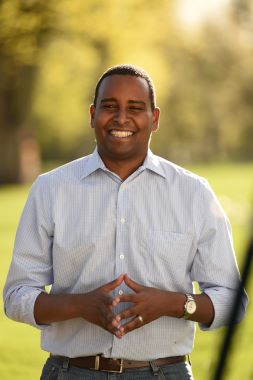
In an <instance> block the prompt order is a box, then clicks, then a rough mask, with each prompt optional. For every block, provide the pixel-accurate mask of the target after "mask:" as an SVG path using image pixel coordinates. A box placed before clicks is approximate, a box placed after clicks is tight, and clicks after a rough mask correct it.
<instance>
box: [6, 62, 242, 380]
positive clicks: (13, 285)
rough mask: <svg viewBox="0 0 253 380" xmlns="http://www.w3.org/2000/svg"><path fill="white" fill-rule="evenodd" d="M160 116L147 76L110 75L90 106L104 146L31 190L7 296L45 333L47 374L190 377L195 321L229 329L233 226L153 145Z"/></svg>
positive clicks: (9, 308)
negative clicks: (195, 284)
mask: <svg viewBox="0 0 253 380" xmlns="http://www.w3.org/2000/svg"><path fill="white" fill-rule="evenodd" d="M159 114H160V110H159V108H157V107H156V105H155V93H154V87H153V84H152V81H151V79H150V78H149V76H148V75H147V74H146V73H145V72H144V71H143V70H142V69H139V68H137V67H135V66H131V65H120V66H115V67H113V68H111V69H109V70H107V71H106V72H105V73H104V74H103V75H102V77H101V78H100V80H99V82H98V84H97V87H96V91H95V97H94V103H93V104H92V105H91V107H90V118H91V127H92V128H94V131H95V136H96V141H97V148H96V150H95V151H94V152H93V154H91V155H89V156H87V157H83V158H81V159H79V160H76V161H74V162H71V163H69V164H67V165H64V166H62V167H60V168H58V169H56V170H53V171H51V172H49V173H46V174H44V175H41V176H40V177H39V178H38V180H37V181H36V182H35V184H34V185H33V187H32V189H31V192H30V195H29V198H28V201H27V204H26V206H25V209H24V212H23V214H22V217H21V221H20V224H19V228H18V231H17V237H16V243H15V247H14V255H13V260H12V264H11V267H10V271H9V275H8V278H7V282H6V286H5V289H4V299H5V310H6V314H7V315H8V316H9V317H10V318H12V319H14V320H17V321H21V322H25V323H29V324H31V325H33V326H35V327H37V328H39V329H41V331H42V348H43V349H44V350H46V351H48V352H50V358H49V359H48V361H47V363H46V365H45V366H44V369H43V373H42V377H41V379H57V378H61V379H65V378H66V379H110V378H113V379H151V378H153V377H154V376H157V377H156V378H159V379H179V380H180V379H193V377H192V372H191V366H190V364H189V361H188V359H187V355H189V354H190V352H191V351H192V347H193V339H194V323H193V321H196V322H199V324H200V327H201V329H203V330H211V329H214V328H218V327H220V326H223V325H225V324H226V323H227V320H228V316H229V312H230V311H231V307H232V304H233V298H234V295H235V291H236V288H237V286H238V283H239V274H238V269H237V265H236V261H235V256H234V251H233V247H232V240H231V234H230V228H229V225H228V221H227V218H226V216H225V215H224V213H223V211H222V209H221V207H220V205H219V203H218V201H217V199H216V197H215V196H214V194H213V192H212V190H211V189H210V188H209V186H208V184H207V182H206V181H205V180H203V179H202V178H199V177H198V176H196V175H194V174H192V173H190V172H188V171H186V170H184V169H182V168H180V167H178V166H176V165H174V164H172V163H170V162H168V161H166V160H164V159H162V158H160V157H158V156H155V155H153V154H152V153H151V151H150V150H149V142H150V138H151V134H152V133H153V132H155V131H156V130H157V129H158V125H159ZM193 281H197V282H198V283H199V285H200V289H201V294H198V295H197V294H193V293H194V290H193ZM46 285H52V288H51V291H50V293H49V294H48V293H47V292H46V291H45V286H46ZM246 304H247V297H246V295H244V299H243V300H242V304H241V305H240V311H239V319H242V318H243V316H244V313H245V308H246ZM58 376H61V377H58Z"/></svg>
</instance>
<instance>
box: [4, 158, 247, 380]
mask: <svg viewBox="0 0 253 380" xmlns="http://www.w3.org/2000/svg"><path fill="white" fill-rule="evenodd" d="M189 169H191V170H193V171H195V172H196V173H198V174H200V175H203V176H204V177H206V178H207V179H208V180H209V182H210V184H211V185H212V187H213V189H214V190H215V192H216V194H217V195H218V198H219V199H220V201H221V203H222V205H223V207H224V209H225V211H226V212H227V214H228V215H229V218H230V220H231V223H232V227H233V232H234V242H235V247H236V251H237V257H238V262H239V266H240V267H241V266H242V263H243V256H244V251H245V247H246V244H247V238H248V233H249V230H248V225H249V223H248V222H249V218H250V212H251V202H252V200H253V164H241V165H240V164H223V165H208V166H207V165H201V166H195V167H194V168H193V167H190V168H189ZM27 193H28V187H27V186H8V187H0V253H1V256H0V288H1V290H2V287H3V285H4V282H5V278H6V275H7V271H8V267H9V264H10V260H11V251H12V247H13V241H14V237H15V230H16V227H17V223H18V219H19V216H20V213H21V211H22V208H23V205H24V202H25V200H26V197H27ZM247 290H248V293H249V294H250V295H252V294H253V268H252V272H251V281H250V282H249V284H248V289H247ZM0 302H1V309H0V326H1V330H0V353H1V355H0V379H1V380H13V379H15V380H36V379H39V376H40V372H41V367H42V365H43V362H44V361H45V359H46V357H47V353H45V352H42V351H41V350H40V343H39V332H38V331H37V330H35V329H34V328H32V327H30V326H26V325H23V324H18V323H15V322H12V321H10V320H8V319H7V318H6V317H5V316H4V313H3V305H2V300H1V301H0ZM252 312H253V307H252V305H251V303H250V304H249V308H248V312H247V316H246V318H245V320H244V321H243V322H242V323H241V324H240V325H239V326H238V328H237V333H236V339H235V343H234V345H233V351H232V353H231V354H230V362H229V365H228V368H227V371H226V377H225V379H224V380H238V379H240V378H241V379H244V380H250V379H253V367H252V363H251V359H252V358H253V342H252V338H253V323H252V320H251V319H252V318H251V316H252ZM223 333H224V329H219V330H216V331H215V332H201V331H200V330H199V328H198V327H197V333H196V340H195V348H194V353H193V354H192V355H191V360H192V364H193V370H194V373H195V380H209V379H211V371H212V369H213V367H214V366H215V363H216V360H217V356H218V353H219V345H220V342H221V339H222V337H223Z"/></svg>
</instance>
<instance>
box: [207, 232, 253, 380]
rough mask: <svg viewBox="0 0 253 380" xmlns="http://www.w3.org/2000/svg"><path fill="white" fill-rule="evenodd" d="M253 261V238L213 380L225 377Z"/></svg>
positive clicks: (246, 256)
mask: <svg viewBox="0 0 253 380" xmlns="http://www.w3.org/2000/svg"><path fill="white" fill-rule="evenodd" d="M252 261H253V237H252V238H251V240H250V242H249V245H248V248H247V252H246V255H245V259H244V264H243V269H242V281H241V283H240V285H239V288H238V291H237V294H236V297H235V301H234V305H233V310H232V313H231V317H230V321H229V325H228V329H227V332H226V335H225V338H224V342H223V345H222V348H221V353H220V356H219V362H218V364H217V368H216V371H215V375H214V377H213V380H222V376H223V374H224V371H225V368H226V362H227V357H228V352H229V349H230V347H231V343H232V338H233V333H234V330H235V327H236V320H237V314H238V308H239V305H240V303H241V299H242V296H243V292H244V288H246V285H247V280H248V278H249V274H250V269H251V264H252Z"/></svg>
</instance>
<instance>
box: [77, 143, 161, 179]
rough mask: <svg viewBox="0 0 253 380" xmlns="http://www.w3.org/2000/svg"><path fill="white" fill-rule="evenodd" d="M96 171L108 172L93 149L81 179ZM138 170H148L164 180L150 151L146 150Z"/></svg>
mask: <svg viewBox="0 0 253 380" xmlns="http://www.w3.org/2000/svg"><path fill="white" fill-rule="evenodd" d="M98 169H101V170H108V169H107V168H106V166H105V164H104V163H103V161H102V159H101V157H100V156H99V154H98V151H97V148H95V150H94V152H93V153H92V154H91V155H90V156H89V158H88V162H87V163H86V165H85V167H84V170H83V174H82V178H85V177H88V175H90V174H91V173H94V172H95V171H96V170H98ZM140 169H142V170H145V169H149V170H151V171H152V172H154V173H156V174H159V175H160V176H162V177H164V178H166V176H165V174H164V171H163V168H162V166H161V162H160V160H159V158H158V157H157V156H156V155H154V154H153V153H152V152H151V150H150V149H149V150H148V153H147V156H146V158H145V160H144V162H143V165H142V166H141V167H140Z"/></svg>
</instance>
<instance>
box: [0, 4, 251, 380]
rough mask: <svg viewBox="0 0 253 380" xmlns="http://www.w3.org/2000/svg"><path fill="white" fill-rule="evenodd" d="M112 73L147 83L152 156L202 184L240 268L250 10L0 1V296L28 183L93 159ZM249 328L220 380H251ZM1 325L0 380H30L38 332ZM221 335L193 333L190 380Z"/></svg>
mask: <svg viewBox="0 0 253 380" xmlns="http://www.w3.org/2000/svg"><path fill="white" fill-rule="evenodd" d="M118 63H133V64H137V65H139V66H142V67H143V68H144V69H146V70H147V71H148V72H149V73H150V75H151V77H152V78H153V80H154V83H155V85H156V90H157V104H158V105H159V107H160V108H161V110H162V112H161V123H160V129H159V132H158V133H155V134H154V136H153V139H152V144H151V147H152V150H153V151H154V152H155V153H156V154H159V155H162V156H163V157H165V158H167V159H169V160H171V161H174V162H176V163H177V164H179V165H183V166H186V167H187V168H189V169H192V170H194V171H196V172H197V173H199V174H200V175H203V176H205V177H207V178H208V180H209V181H210V183H211V185H212V186H213V187H214V189H215V191H216V193H217V195H218V197H219V199H220V201H221V203H222V205H223V207H224V208H225V211H226V212H227V213H228V215H229V217H230V219H231V222H232V227H233V230H234V239H235V246H236V249H237V252H238V253H237V254H238V261H239V265H240V267H242V265H243V255H244V249H245V247H246V244H247V238H248V234H249V227H248V224H249V223H248V222H249V219H250V214H251V202H252V194H253V190H252V189H253V69H252V68H253V1H252V0H170V1H169V0H158V1H154V0H152V1H151V0H125V1H118V0H92V1H91V0H85V1H84V0H71V1H68V0H61V1H59V0H50V1H43V0H2V1H0V253H1V256H0V287H1V288H2V286H3V284H4V281H5V277H6V274H7V270H8V266H9V263H10V259H11V250H12V246H13V240H14V236H15V230H16V226H17V222H18V218H19V215H20V213H21V210H22V207H23V205H24V202H25V199H26V196H27V192H28V188H29V185H26V183H28V184H29V183H31V181H33V180H34V178H36V176H37V175H38V174H39V173H41V172H43V171H46V170H48V169H50V168H53V167H54V166H57V165H59V164H62V163H65V162H67V161H69V160H72V159H75V158H78V157H80V156H82V155H85V154H88V153H90V152H91V151H92V150H93V149H94V147H95V141H94V136H93V133H92V131H91V129H90V126H89V113H88V109H89V105H90V103H91V102H92V100H93V93H94V87H95V84H96V81H97V80H98V78H99V76H100V75H101V74H102V73H103V71H104V70H106V69H107V68H108V67H109V66H112V65H114V64H118ZM251 276H252V277H253V275H252V274H251ZM250 289H251V291H250ZM248 291H249V293H250V292H251V294H253V292H252V281H251V282H250V286H249V289H248ZM251 316H252V308H249V312H248V317H247V318H246V320H245V322H243V324H241V326H240V328H239V331H238V332H237V335H236V338H237V339H236V343H235V344H234V349H233V356H232V357H233V362H236V363H237V365H236V366H234V365H233V364H232V363H231V364H230V365H229V366H228V369H227V371H226V380H238V379H239V378H240V377H241V378H243V379H245V380H247V379H249V380H250V379H253V368H252V365H251V363H250V358H252V357H253V344H252V343H251V341H252V337H253V327H252V326H253V323H252V322H251ZM0 324H1V328H0V378H1V380H12V379H14V378H15V379H16V380H34V379H37V378H39V373H40V369H41V366H42V363H43V360H45V358H46V354H45V353H42V352H41V351H40V349H39V336H38V332H36V331H35V330H33V329H32V328H30V327H27V326H22V325H18V324H15V323H14V322H10V321H8V320H7V319H6V318H5V317H4V314H3V312H1V314H0ZM222 334H223V330H219V331H217V332H215V333H202V332H200V331H199V330H198V331H197V336H196V344H195V351H194V354H193V355H192V361H193V368H194V372H195V377H196V380H208V379H211V373H212V368H213V367H214V366H215V363H216V359H217V354H218V350H219V342H220V339H221V338H222ZM250 337H251V338H250ZM10 338H11V339H10ZM244 357H245V359H243V358H244ZM31 362H32V363H31ZM238 362H239V363H242V362H243V363H244V364H243V365H242V366H241V365H239V366H238ZM20 363H21V364H20Z"/></svg>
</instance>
